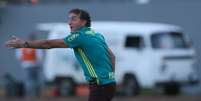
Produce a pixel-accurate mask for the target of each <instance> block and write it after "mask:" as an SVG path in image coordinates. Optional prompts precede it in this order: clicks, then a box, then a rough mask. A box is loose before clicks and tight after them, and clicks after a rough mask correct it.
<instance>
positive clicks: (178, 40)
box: [151, 32, 190, 49]
mask: <svg viewBox="0 0 201 101" xmlns="http://www.w3.org/2000/svg"><path fill="white" fill-rule="evenodd" d="M151 42H152V47H153V48H162V49H173V48H189V47H190V44H189V43H187V42H186V40H185V38H184V36H183V34H182V33H179V32H168V33H156V34H153V35H152V36H151Z"/></svg>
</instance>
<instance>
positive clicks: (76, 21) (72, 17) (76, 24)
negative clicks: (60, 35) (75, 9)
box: [68, 13, 86, 32]
mask: <svg viewBox="0 0 201 101" xmlns="http://www.w3.org/2000/svg"><path fill="white" fill-rule="evenodd" d="M68 24H69V26H70V29H71V32H75V31H77V30H78V29H79V28H80V27H83V26H85V24H86V21H85V20H81V19H80V16H79V15H78V14H75V13H70V14H69V16H68Z"/></svg>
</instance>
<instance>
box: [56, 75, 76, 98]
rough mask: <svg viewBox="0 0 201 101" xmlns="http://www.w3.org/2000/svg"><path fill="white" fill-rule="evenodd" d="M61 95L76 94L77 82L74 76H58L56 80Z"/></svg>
mask: <svg viewBox="0 0 201 101" xmlns="http://www.w3.org/2000/svg"><path fill="white" fill-rule="evenodd" d="M55 83H56V86H57V88H58V91H59V92H58V93H59V96H74V95H75V88H76V84H75V82H74V80H73V79H72V78H64V77H58V78H57V79H56V80H55Z"/></svg>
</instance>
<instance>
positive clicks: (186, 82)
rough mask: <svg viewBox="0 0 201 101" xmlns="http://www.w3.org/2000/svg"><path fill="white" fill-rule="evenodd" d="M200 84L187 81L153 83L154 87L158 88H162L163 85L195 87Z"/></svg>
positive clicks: (196, 81)
mask: <svg viewBox="0 0 201 101" xmlns="http://www.w3.org/2000/svg"><path fill="white" fill-rule="evenodd" d="M199 83H200V80H189V81H173V80H171V81H162V82H156V83H155V86H156V87H158V86H164V85H172V84H175V85H180V86H181V85H197V84H199Z"/></svg>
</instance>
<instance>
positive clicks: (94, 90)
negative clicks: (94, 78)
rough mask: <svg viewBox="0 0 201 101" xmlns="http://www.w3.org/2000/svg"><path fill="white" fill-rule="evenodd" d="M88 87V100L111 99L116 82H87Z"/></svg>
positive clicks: (104, 100)
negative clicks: (104, 83) (100, 83)
mask: <svg viewBox="0 0 201 101" xmlns="http://www.w3.org/2000/svg"><path fill="white" fill-rule="evenodd" d="M89 89H90V94H89V99H88V101H111V100H112V98H113V97H114V95H115V89H116V84H115V83H110V84H106V85H97V84H89Z"/></svg>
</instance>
